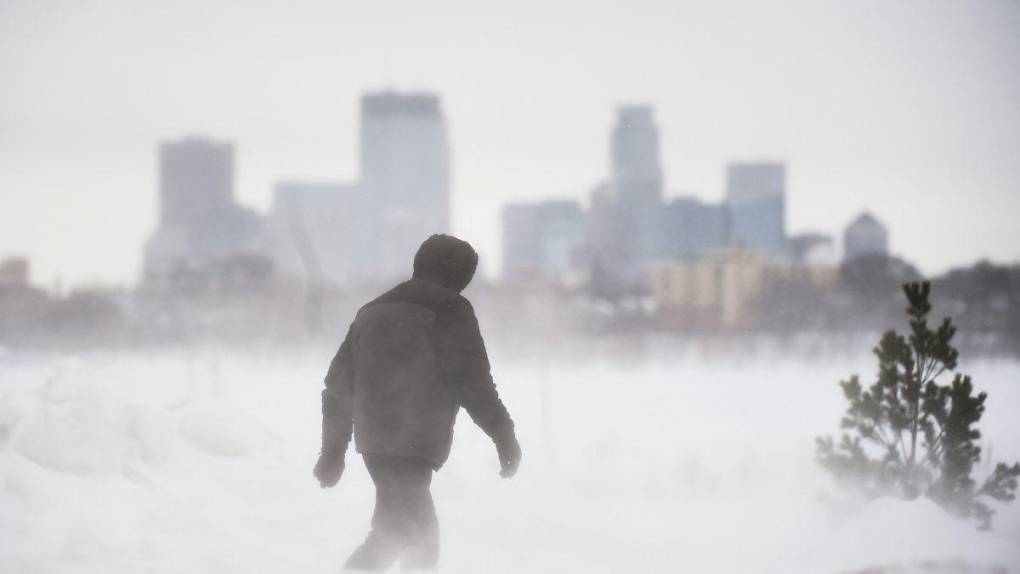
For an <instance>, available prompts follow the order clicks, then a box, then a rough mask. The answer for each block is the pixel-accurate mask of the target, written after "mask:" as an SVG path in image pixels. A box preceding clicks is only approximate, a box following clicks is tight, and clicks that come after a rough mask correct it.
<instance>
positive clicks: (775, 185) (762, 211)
mask: <svg viewBox="0 0 1020 574" xmlns="http://www.w3.org/2000/svg"><path fill="white" fill-rule="evenodd" d="M726 205H727V207H728V208H729V210H730V233H731V238H732V241H733V243H735V244H737V245H740V246H743V247H746V248H748V249H752V250H755V251H758V252H760V253H763V254H765V255H767V256H769V257H770V258H772V259H781V258H783V257H785V255H786V215H785V209H786V166H785V165H783V164H782V163H773V162H765V163H733V164H730V165H728V166H727V167H726Z"/></svg>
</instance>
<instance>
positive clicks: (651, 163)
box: [609, 106, 662, 202]
mask: <svg viewBox="0 0 1020 574" xmlns="http://www.w3.org/2000/svg"><path fill="white" fill-rule="evenodd" d="M609 155H610V174H611V176H612V183H613V187H614V188H615V191H616V193H617V194H618V195H619V196H620V198H621V199H622V198H639V199H641V200H645V201H651V202H658V201H659V200H660V199H661V198H662V166H661V164H660V161H659V129H658V128H657V127H656V125H655V119H654V117H653V111H652V108H651V107H650V106H621V107H620V108H619V109H618V110H617V115H616V125H615V126H614V127H613V133H612V136H611V141H610V147H609Z"/></svg>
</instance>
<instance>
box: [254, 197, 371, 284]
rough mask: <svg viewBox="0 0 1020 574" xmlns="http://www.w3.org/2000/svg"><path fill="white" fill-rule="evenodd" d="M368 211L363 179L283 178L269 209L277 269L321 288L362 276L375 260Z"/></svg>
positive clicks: (282, 273)
mask: <svg viewBox="0 0 1020 574" xmlns="http://www.w3.org/2000/svg"><path fill="white" fill-rule="evenodd" d="M368 215H369V212H368V205H367V195H366V194H365V190H364V189H362V187H361V186H360V185H358V184H349V183H313V182H297V181H292V182H283V183H278V184H277V185H276V187H275V189H274V193H273V204H272V207H271V208H270V212H269V227H270V230H271V233H272V236H273V241H272V243H273V246H272V253H273V260H274V262H275V264H276V268H277V272H278V273H279V274H280V275H281V276H283V277H287V278H292V279H301V280H303V281H304V282H305V283H306V284H308V285H314V286H317V287H323V286H334V287H338V286H343V287H346V286H349V285H351V284H356V283H359V282H361V281H363V279H364V276H365V269H367V268H369V267H370V266H371V265H372V261H371V256H372V254H371V251H370V250H369V249H367V245H368V241H369V238H370V236H371V229H370V227H369V225H370V224H369V217H368Z"/></svg>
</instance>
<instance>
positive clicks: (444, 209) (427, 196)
mask: <svg viewBox="0 0 1020 574" xmlns="http://www.w3.org/2000/svg"><path fill="white" fill-rule="evenodd" d="M361 178H362V185H363V186H364V190H365V193H366V194H367V196H368V201H369V205H370V213H371V216H370V219H371V223H372V229H373V231H374V239H373V241H372V243H371V245H370V246H366V247H370V248H372V249H374V250H375V255H374V257H372V260H373V261H374V262H375V269H371V270H366V271H369V272H370V273H371V274H372V275H374V276H375V278H376V279H380V280H392V279H397V278H401V277H407V276H409V275H410V273H411V262H412V260H413V257H414V253H415V251H416V250H417V248H418V246H419V245H420V244H421V242H422V241H424V240H425V239H426V238H427V237H428V236H429V235H431V234H433V233H446V232H448V231H449V228H450V189H449V180H450V176H449V150H448V141H447V135H446V125H445V121H444V119H443V114H442V111H441V109H440V105H439V99H438V97H436V96H435V95H432V94H401V93H396V92H388V91H387V92H378V93H372V94H366V95H365V96H364V97H363V98H362V100H361Z"/></svg>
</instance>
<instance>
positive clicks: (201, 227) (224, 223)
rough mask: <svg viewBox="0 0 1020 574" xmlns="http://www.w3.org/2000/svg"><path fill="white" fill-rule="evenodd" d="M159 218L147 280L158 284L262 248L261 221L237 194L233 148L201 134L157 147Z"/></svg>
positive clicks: (146, 264)
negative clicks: (244, 205)
mask: <svg viewBox="0 0 1020 574" xmlns="http://www.w3.org/2000/svg"><path fill="white" fill-rule="evenodd" d="M158 221H159V223H158V227H157V229H156V231H155V232H154V233H153V235H152V236H151V237H150V238H149V240H148V242H147V243H146V246H145V261H144V277H143V279H144V281H145V282H146V283H147V284H150V285H158V284H161V283H165V282H166V281H170V280H172V279H173V278H174V277H179V276H182V275H186V274H196V273H203V272H206V271H208V270H209V269H210V268H211V267H215V266H217V265H219V264H221V263H222V262H223V261H225V260H228V259H230V258H232V257H235V256H245V255H250V254H255V253H262V252H263V251H264V247H265V246H264V236H263V234H262V232H263V228H262V220H261V218H260V217H259V216H258V215H257V214H256V213H254V212H253V211H251V210H249V209H246V208H244V207H241V206H240V205H238V204H237V202H236V201H235V199H234V147H233V144H231V143H229V142H218V141H214V140H210V139H207V138H201V137H189V138H184V139H181V140H178V141H172V142H163V143H161V144H160V146H159V220H158Z"/></svg>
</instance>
